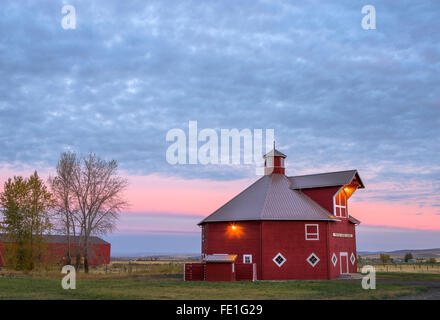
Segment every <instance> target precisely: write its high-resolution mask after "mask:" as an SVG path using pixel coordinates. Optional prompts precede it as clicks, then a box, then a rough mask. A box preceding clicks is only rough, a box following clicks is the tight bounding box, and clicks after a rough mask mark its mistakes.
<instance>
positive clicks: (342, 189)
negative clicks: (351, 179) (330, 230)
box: [333, 185, 348, 218]
mask: <svg viewBox="0 0 440 320" xmlns="http://www.w3.org/2000/svg"><path fill="white" fill-rule="evenodd" d="M344 188H345V185H344V186H342V187H341V188H340V189H339V190H338V192H336V194H335V195H334V196H333V214H334V216H335V217H338V218H348V210H347V201H348V199H347V195H346V194H345V191H344ZM341 191H344V195H345V206H341V205H337V204H336V196H337V195H339V193H341ZM336 208H345V216H338V215H336V212H337V211H336ZM339 211H341V210H339Z"/></svg>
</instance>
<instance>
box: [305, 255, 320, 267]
mask: <svg viewBox="0 0 440 320" xmlns="http://www.w3.org/2000/svg"><path fill="white" fill-rule="evenodd" d="M312 256H314V257H315V258H316V259H317V260H316V261H315V263H312V262H311V261H310V260H309V259H310V258H311V257H312ZM306 260H307V262H308V263H309V264H310V265H311V266H312V267H313V268H314V267H315V266H316V265H317V264H318V262H319V261H321V259H319V257H318V256H317V255H316V254H314V253H313V252H312V253H311V254H310V256H309V257H308V258H307V259H306Z"/></svg>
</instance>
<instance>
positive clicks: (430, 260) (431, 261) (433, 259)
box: [426, 258, 437, 264]
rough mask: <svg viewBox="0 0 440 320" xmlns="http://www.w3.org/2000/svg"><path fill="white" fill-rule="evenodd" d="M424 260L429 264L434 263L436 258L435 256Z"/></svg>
mask: <svg viewBox="0 0 440 320" xmlns="http://www.w3.org/2000/svg"><path fill="white" fill-rule="evenodd" d="M426 262H427V263H430V264H434V263H437V260H436V259H435V258H429V259H428V260H427V261H426Z"/></svg>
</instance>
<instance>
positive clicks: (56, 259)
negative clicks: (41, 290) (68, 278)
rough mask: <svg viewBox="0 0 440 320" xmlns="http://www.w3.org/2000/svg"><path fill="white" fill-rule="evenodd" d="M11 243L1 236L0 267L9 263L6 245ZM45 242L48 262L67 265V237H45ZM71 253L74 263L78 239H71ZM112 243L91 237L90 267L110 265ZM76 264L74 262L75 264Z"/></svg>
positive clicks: (45, 257)
mask: <svg viewBox="0 0 440 320" xmlns="http://www.w3.org/2000/svg"><path fill="white" fill-rule="evenodd" d="M7 242H9V241H8V240H7V237H6V236H5V235H1V234H0V267H2V266H4V265H5V264H6V263H7V261H6V260H7V259H6V256H5V243H7ZM44 242H45V245H46V246H47V247H46V250H45V251H46V252H47V254H45V256H44V257H43V258H44V259H45V261H46V262H48V263H52V264H65V257H66V252H67V237H66V236H61V235H45V236H44ZM71 242H72V244H71V252H72V258H73V261H75V257H74V254H73V253H74V252H75V245H74V244H73V243H75V242H77V238H76V237H71ZM110 249H111V245H110V243H108V242H106V241H104V240H102V239H101V238H98V237H90V245H89V265H91V266H93V265H101V264H109V263H110ZM73 263H74V262H72V264H73Z"/></svg>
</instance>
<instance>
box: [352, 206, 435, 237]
mask: <svg viewBox="0 0 440 320" xmlns="http://www.w3.org/2000/svg"><path fill="white" fill-rule="evenodd" d="M349 210H350V214H351V215H353V216H354V217H356V218H357V219H359V220H361V221H362V224H363V225H370V226H387V227H399V228H410V229H422V230H438V231H439V230H440V215H438V214H437V213H438V212H437V210H436V209H435V208H434V207H430V206H425V207H422V208H421V207H420V206H419V205H418V204H403V203H400V202H389V201H370V202H355V201H352V202H351V203H349Z"/></svg>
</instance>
